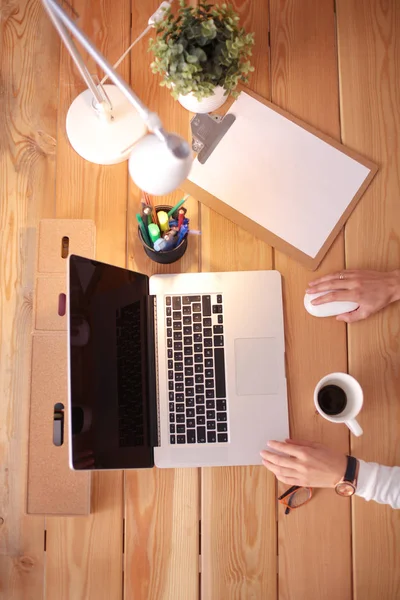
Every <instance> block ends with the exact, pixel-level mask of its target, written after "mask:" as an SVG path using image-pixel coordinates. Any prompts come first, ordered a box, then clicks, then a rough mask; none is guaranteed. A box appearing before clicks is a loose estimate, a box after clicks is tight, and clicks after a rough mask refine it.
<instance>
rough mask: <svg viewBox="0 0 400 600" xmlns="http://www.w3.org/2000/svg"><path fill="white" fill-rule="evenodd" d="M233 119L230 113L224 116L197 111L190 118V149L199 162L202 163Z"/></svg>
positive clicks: (233, 116)
mask: <svg viewBox="0 0 400 600" xmlns="http://www.w3.org/2000/svg"><path fill="white" fill-rule="evenodd" d="M235 120H236V117H235V115H233V114H232V113H229V114H227V115H225V116H224V117H221V116H220V115H209V114H201V113H197V114H196V115H195V116H194V117H193V118H192V120H191V121H190V127H191V130H192V150H193V151H194V152H197V160H198V161H199V163H200V164H202V165H204V163H205V162H206V160H207V159H208V158H209V157H210V156H211V154H212V153H213V152H214V150H215V148H216V147H217V146H218V144H219V142H220V141H221V140H222V138H223V137H224V135H225V134H226V132H227V131H228V129H229V128H230V127H231V126H232V125H233V123H234V122H235Z"/></svg>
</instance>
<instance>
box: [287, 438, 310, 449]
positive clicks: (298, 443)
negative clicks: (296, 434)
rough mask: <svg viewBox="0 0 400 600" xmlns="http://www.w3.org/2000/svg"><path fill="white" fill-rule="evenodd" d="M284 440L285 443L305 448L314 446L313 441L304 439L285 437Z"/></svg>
mask: <svg viewBox="0 0 400 600" xmlns="http://www.w3.org/2000/svg"><path fill="white" fill-rule="evenodd" d="M285 442H286V443H287V444H294V445H295V446H305V447H307V448H314V447H315V442H308V441H306V440H292V439H289V438H287V439H286V440H285Z"/></svg>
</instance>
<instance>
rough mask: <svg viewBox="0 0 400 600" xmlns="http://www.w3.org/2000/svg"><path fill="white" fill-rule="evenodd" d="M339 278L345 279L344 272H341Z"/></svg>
mask: <svg viewBox="0 0 400 600" xmlns="http://www.w3.org/2000/svg"><path fill="white" fill-rule="evenodd" d="M339 279H340V281H343V279H344V273H339Z"/></svg>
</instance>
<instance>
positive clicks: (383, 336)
mask: <svg viewBox="0 0 400 600" xmlns="http://www.w3.org/2000/svg"><path fill="white" fill-rule="evenodd" d="M234 4H235V6H236V8H237V9H238V11H239V12H240V14H241V15H242V18H243V22H244V24H245V26H246V27H247V28H248V29H249V30H254V31H255V32H256V41H257V43H256V49H255V53H254V64H255V67H256V72H255V74H254V76H253V78H252V81H251V87H252V88H253V89H254V90H255V91H257V92H258V93H259V94H261V95H263V96H264V97H266V98H269V99H271V100H272V101H273V102H276V103H277V104H278V105H279V106H281V107H283V108H284V109H286V110H289V111H291V112H292V113H293V114H294V115H296V116H298V117H300V118H301V119H304V120H305V121H307V122H309V123H310V124H311V125H314V126H315V127H318V128H319V129H321V130H322V131H324V132H326V133H327V134H329V135H331V136H334V137H336V138H337V139H342V141H343V142H344V143H345V144H347V145H348V146H349V147H351V148H354V149H355V150H357V151H359V152H361V153H362V154H364V155H365V156H367V157H369V158H371V159H372V160H374V161H376V162H377V163H378V164H379V166H380V171H379V173H378V175H377V176H376V178H375V180H374V181H373V183H372V185H371V186H370V188H369V189H368V191H367V193H366V194H365V196H364V198H363V199H362V200H361V202H360V204H359V205H358V207H357V208H356V210H355V211H354V213H353V215H352V216H351V219H350V221H349V222H348V225H347V227H346V230H345V233H344V235H343V234H342V235H340V237H339V239H338V240H337V241H336V243H335V244H334V247H333V248H332V249H331V251H330V252H329V254H328V256H327V258H326V259H325V260H324V262H323V264H322V265H321V268H320V270H319V273H321V274H323V273H327V272H330V271H332V270H333V269H335V270H336V269H341V268H343V267H344V266H347V267H352V268H353V267H370V268H377V269H390V268H396V267H399V265H400V203H399V197H400V167H399V165H400V145H399V139H400V115H399V106H400V87H399V85H398V81H399V73H400V45H399V43H398V40H399V39H400V3H399V2H398V0H386V2H377V1H376V0H336V3H335V2H333V1H332V0H303V1H302V2H300V1H296V0H269V2H267V0H235V2H234ZM73 5H74V8H75V9H76V11H77V12H78V13H79V15H80V24H81V26H82V27H83V29H84V30H85V31H86V32H87V33H88V35H89V36H90V37H91V39H93V40H94V41H95V43H96V44H97V45H98V46H99V47H100V48H101V50H102V51H103V52H104V54H105V55H106V56H107V57H108V58H109V59H110V60H111V61H115V60H116V59H117V58H118V57H119V56H120V55H121V54H122V52H123V50H124V49H125V48H126V47H127V46H128V45H129V42H130V40H131V39H133V38H134V37H136V35H137V34H138V33H139V32H140V31H141V30H142V29H143V28H144V26H145V24H146V22H147V19H148V17H149V15H150V14H151V13H152V12H153V11H154V10H155V9H156V7H157V5H158V0H132V2H131V1H130V0H119V1H115V0H99V1H98V2H94V1H92V2H87V1H86V2H85V0H73ZM335 6H336V12H335ZM131 15H132V30H131V28H130V21H131ZM0 24H1V25H0V26H1V32H0V44H1V46H0V47H1V55H0V61H1V70H0V73H1V84H0V90H1V104H0V106H1V109H0V128H1V130H0V148H1V151H0V163H1V189H2V194H1V198H0V222H1V230H0V252H1V261H0V390H1V395H0V403H1V404H0V406H1V419H0V472H1V481H0V597H1V599H4V600H6V599H7V600H40V599H42V598H43V599H44V598H46V599H47V600H66V599H68V600H102V599H104V600H109V599H113V600H114V599H115V600H118V599H122V598H125V599H126V600H131V599H132V600H179V599H182V600H196V599H198V598H201V599H202V600H236V599H243V600H249V599H255V600H261V599H262V600H275V599H278V598H279V599H280V600H305V599H309V598H310V599H313V600H319V599H323V600H325V599H327V600H330V599H332V600H337V598H341V599H342V600H348V599H350V598H355V599H357V600H378V599H379V600H395V599H398V598H399V597H400V570H399V569H398V555H399V550H400V512H396V511H393V510H391V509H390V508H388V507H384V506H380V505H377V504H373V503H367V502H364V501H363V500H361V499H355V500H354V501H353V502H352V504H350V501H349V500H345V499H340V498H338V497H337V496H336V495H335V494H334V492H333V491H330V490H319V491H317V492H316V494H315V498H313V500H312V502H310V503H309V504H308V505H307V506H305V507H304V508H302V509H301V510H299V511H296V512H295V513H292V514H291V515H290V516H289V517H285V516H284V515H283V512H282V511H281V510H280V509H277V507H276V491H277V490H276V485H275V481H274V478H273V477H272V476H270V475H269V474H268V473H267V471H266V470H265V469H263V468H261V467H252V468H227V469H222V468H221V469H201V470H197V469H192V470H191V469H187V470H183V469H177V470H175V471H174V470H168V471H159V470H152V471H150V472H125V473H122V472H115V473H112V472H107V473H98V474H95V475H94V477H93V501H92V507H93V514H92V515H91V516H90V517H87V518H86V517H85V518H84V517H79V518H43V517H28V516H26V515H25V513H24V511H25V485H26V484H25V482H26V463H27V461H26V450H27V439H26V438H27V419H28V411H29V404H28V398H29V395H28V388H27V386H28V382H29V361H30V330H31V316H32V314H31V312H32V310H31V309H32V302H31V300H32V286H33V256H34V233H35V229H36V227H37V224H38V221H39V219H41V218H45V217H60V218H61V217H70V218H92V219H94V220H95V222H96V226H97V242H98V243H97V256H98V258H99V259H100V260H106V261H107V262H111V263H115V264H117V265H123V266H125V265H126V266H129V267H134V268H138V269H141V270H143V271H145V272H147V273H150V272H155V271H156V265H154V264H152V263H150V262H149V261H148V260H147V259H145V256H144V254H143V252H142V249H141V248H140V247H139V246H138V243H137V238H136V226H135V219H134V213H135V212H136V207H137V202H138V198H139V193H138V190H137V189H136V188H135V187H134V186H133V185H132V184H131V183H130V182H129V178H128V174H127V164H126V163H124V164H121V165H117V166H114V167H99V166H96V165H91V164H89V163H87V162H85V161H83V160H82V159H81V158H80V157H79V156H77V155H76V154H75V153H74V151H73V150H72V149H71V147H70V146H69V144H68V142H67V140H66V136H65V115H66V111H67V109H68V107H69V105H70V103H71V101H72V100H73V98H74V97H75V96H76V95H77V94H78V93H79V92H80V91H82V90H83V84H82V82H81V80H80V78H79V75H78V74H77V72H76V70H75V69H74V68H73V67H72V65H71V61H70V59H69V56H68V55H67V53H66V51H65V49H64V48H62V47H60V42H59V39H58V36H57V34H56V32H55V31H54V29H53V27H52V25H51V23H50V22H49V20H48V18H47V16H46V15H45V14H44V11H43V10H42V8H41V5H40V2H39V0H10V1H7V0H0ZM268 32H269V34H268ZM146 49H147V40H145V41H143V42H141V43H140V44H138V45H137V46H136V47H135V49H134V51H133V52H132V55H131V64H129V60H127V61H125V62H124V63H123V64H122V65H121V67H120V72H121V73H122V74H123V76H124V77H125V78H126V79H127V80H129V78H130V80H131V82H132V85H133V87H134V89H135V90H136V91H137V92H138V93H139V95H140V96H141V98H142V99H143V100H144V101H145V102H146V103H147V104H149V106H151V107H152V108H153V109H154V110H156V111H158V112H159V114H160V115H161V117H162V119H163V120H164V121H165V124H166V126H167V127H168V129H172V130H175V131H178V132H180V133H181V134H184V135H188V130H189V114H188V113H187V112H186V111H185V110H183V109H182V108H181V107H180V106H179V105H178V104H177V103H175V102H173V101H172V99H171V98H170V97H169V95H168V93H167V91H166V90H165V89H163V88H159V87H158V82H157V79H156V78H155V77H154V76H152V75H151V74H150V72H149V69H148V64H149V62H150V56H149V55H148V54H147V51H146ZM93 70H94V69H93ZM178 196H179V193H178V192H177V193H175V194H173V195H172V197H171V198H168V200H172V199H175V198H178ZM161 200H165V198H164V199H161ZM190 203H191V204H190V214H191V217H192V218H194V220H196V219H197V220H198V223H199V227H201V229H202V231H203V234H202V236H201V240H200V243H199V245H196V243H195V241H194V240H192V239H191V240H190V242H191V243H190V249H189V251H188V252H187V254H186V256H185V257H184V259H183V260H182V261H181V263H178V265H174V266H172V267H170V269H171V270H176V269H180V270H182V271H198V270H203V271H207V270H240V269H261V268H263V269H265V268H272V267H274V268H276V269H279V270H280V271H281V273H282V274H283V276H284V297H285V323H286V344H287V363H288V376H289V400H290V425H291V432H292V436H294V437H303V438H308V439H311V440H316V441H318V440H319V441H324V442H326V443H328V444H331V445H332V446H335V447H337V448H340V449H342V450H343V451H349V449H351V450H352V452H354V453H355V454H356V455H357V456H359V457H362V458H365V459H367V460H377V461H380V462H382V463H386V464H390V465H392V464H400V445H399V424H400V385H399V366H398V361H399V350H400V348H399V339H400V338H399V327H400V319H399V306H398V305H397V306H392V307H391V308H389V309H387V310H385V311H384V312H383V313H381V314H379V315H377V316H376V317H374V318H371V319H369V320H368V321H366V322H363V323H360V324H355V325H352V326H350V327H349V328H348V330H347V331H346V328H345V326H344V325H343V324H341V323H337V322H336V321H335V320H332V319H327V320H323V321H320V320H316V319H312V318H311V317H309V316H307V314H306V313H305V311H304V310H303V307H302V296H303V293H304V289H305V287H306V283H307V281H308V279H309V277H310V274H309V273H307V272H306V271H305V270H304V269H303V268H302V267H300V266H299V265H298V264H296V263H295V262H293V261H292V260H289V259H288V258H286V257H285V256H284V255H282V254H279V253H277V252H274V250H273V249H271V248H270V247H268V246H266V245H265V244H263V243H262V242H260V241H258V240H256V239H254V238H252V237H251V236H250V235H249V234H247V233H246V232H244V231H242V230H240V229H238V228H237V227H236V226H234V225H233V224H232V223H230V222H228V221H226V220H224V219H223V218H221V217H219V216H218V215H216V214H214V213H213V212H211V211H210V210H208V209H205V208H204V207H201V206H199V205H198V204H197V203H196V201H195V199H192V200H190ZM160 271H161V269H160ZM347 368H348V369H349V371H350V372H351V373H352V374H353V375H354V376H355V377H357V378H358V379H359V381H360V382H361V384H362V386H363V388H364V390H365V407H364V409H363V412H362V415H361V417H360V422H361V424H362V426H363V428H364V431H365V433H364V435H363V436H362V437H361V438H359V439H355V438H351V439H350V436H349V434H348V432H347V431H346V429H345V428H344V427H339V426H334V425H331V424H329V423H327V422H324V421H322V420H321V419H320V418H319V417H317V416H316V414H315V412H314V409H313V403H312V395H311V394H312V390H313V387H314V385H315V383H316V382H317V380H318V379H319V378H320V377H321V376H322V375H324V374H326V373H328V372H330V371H333V370H346V369H347ZM199 556H200V558H199Z"/></svg>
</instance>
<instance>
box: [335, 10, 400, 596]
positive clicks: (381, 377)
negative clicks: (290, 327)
mask: <svg viewBox="0 0 400 600" xmlns="http://www.w3.org/2000/svg"><path fill="white" fill-rule="evenodd" d="M337 15H338V42H339V45H338V47H339V64H340V80H341V108H342V110H341V123H342V137H343V141H344V143H346V144H348V145H349V146H351V147H352V148H354V149H355V150H359V151H362V152H363V153H365V154H366V155H367V156H369V157H370V158H371V159H373V160H375V161H376V162H377V163H378V164H379V165H380V170H379V172H378V175H377V176H376V179H375V181H374V182H373V184H372V185H371V187H370V189H369V190H368V192H367V193H366V195H365V198H363V200H362V201H361V203H360V206H359V207H358V208H357V210H356V211H355V213H354V215H353V216H352V218H351V219H350V221H349V223H348V225H347V228H346V265H347V267H348V268H369V269H378V270H390V269H395V268H399V264H400V251H399V247H400V244H399V240H400V205H399V196H400V167H399V165H400V148H399V143H398V140H399V137H400V115H399V106H400V89H399V86H398V80H399V71H400V47H399V44H398V41H399V39H400V4H399V3H398V2H397V1H396V0H389V1H388V2H386V3H384V4H382V3H377V2H374V1H373V0H346V1H342V0H339V1H338V2H337ZM399 326H400V316H399V306H398V305H392V306H391V307H389V308H388V309H386V310H385V311H383V312H381V313H380V314H378V315H376V316H374V317H371V318H369V319H368V320H367V321H363V322H361V323H358V324H354V325H350V326H349V369H350V372H351V373H352V375H354V376H355V377H356V378H357V379H358V380H359V381H360V382H361V385H362V386H363V388H364V391H365V404H364V407H365V408H364V410H363V412H362V415H361V418H360V422H361V424H362V427H363V429H364V435H363V436H362V437H360V438H354V439H352V445H351V449H352V453H353V454H354V455H355V456H359V457H360V458H363V459H365V460H369V461H374V462H378V463H381V464H387V465H400V448H399V445H398V443H396V441H397V440H398V432H399V422H400V409H399V369H398V356H399V342H398V333H397V332H398V330H399ZM353 547H354V559H353V569H354V597H355V598H356V599H357V600H361V599H362V600H375V598H385V599H387V600H394V599H395V598H399V597H400V573H399V569H398V568H397V562H398V561H396V556H398V554H399V550H400V512H399V511H393V510H392V509H391V508H390V507H388V506H382V505H379V504H376V503H374V502H369V503H367V502H365V501H364V500H362V499H360V498H356V499H355V502H354V505H353Z"/></svg>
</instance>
